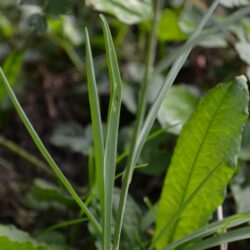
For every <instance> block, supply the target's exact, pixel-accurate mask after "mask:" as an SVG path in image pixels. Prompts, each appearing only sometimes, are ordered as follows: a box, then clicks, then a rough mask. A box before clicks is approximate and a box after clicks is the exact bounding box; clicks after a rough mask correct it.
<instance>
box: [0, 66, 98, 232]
mask: <svg viewBox="0 0 250 250" xmlns="http://www.w3.org/2000/svg"><path fill="white" fill-rule="evenodd" d="M0 77H1V79H2V83H3V85H4V87H5V90H6V92H7V94H8V96H9V97H10V99H11V102H12V104H13V106H14V107H15V109H16V111H17V113H18V115H19V117H20V119H21V120H22V122H23V124H24V126H25V127H26V129H27V131H28V133H29V134H30V136H31V138H32V140H33V142H34V143H35V144H36V146H37V148H38V149H39V151H40V153H41V154H42V156H43V157H44V159H45V160H46V161H47V162H48V164H49V166H50V167H51V169H52V170H53V171H54V173H55V175H56V177H57V178H58V180H60V182H61V183H62V184H63V186H64V187H65V188H66V190H67V191H68V192H69V193H70V195H71V196H72V198H73V199H74V200H75V202H76V203H77V204H78V206H79V207H80V208H81V209H82V211H83V212H84V213H85V214H86V216H87V217H88V218H89V220H90V222H91V223H92V224H93V226H94V227H95V229H96V230H97V231H98V233H101V227H100V225H99V223H98V222H97V220H96V219H95V217H94V216H93V214H92V213H91V212H90V210H89V209H88V208H87V206H86V205H85V203H84V202H83V201H82V199H81V198H80V197H79V195H78V194H77V193H76V191H75V189H74V188H73V186H72V185H71V184H70V182H69V181H68V179H67V178H66V177H65V176H64V174H63V172H62V171H61V169H60V168H59V167H58V166H57V164H56V162H55V161H54V160H53V158H52V157H51V155H50V153H49V152H48V151H47V149H46V148H45V146H44V145H43V142H42V141H41V139H40V137H39V136H38V134H37V133H36V131H35V129H34V128H33V126H32V124H31V122H30V121H29V119H28V117H27V115H26V114H25V112H24V110H23V109H22V107H21V105H20V103H19V102H18V100H17V98H16V96H15V94H14V92H13V90H12V89H11V87H10V84H9V82H8V80H7V78H6V77H5V75H4V73H3V71H2V68H1V67H0Z"/></svg>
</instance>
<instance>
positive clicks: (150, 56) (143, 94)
mask: <svg viewBox="0 0 250 250" xmlns="http://www.w3.org/2000/svg"><path fill="white" fill-rule="evenodd" d="M153 2H154V1H152V4H153V5H154V16H153V19H152V30H151V34H150V40H149V48H148V50H147V55H146V64H145V72H144V79H143V84H142V87H141V91H140V95H139V103H138V109H137V114H136V121H135V127H134V132H133V137H132V142H131V146H130V151H129V156H128V160H127V165H126V168H125V172H124V175H123V177H124V178H123V180H124V181H123V184H122V189H121V195H120V199H119V208H118V216H117V222H116V227H115V236H114V245H113V249H114V250H118V249H119V243H120V236H121V228H122V222H123V216H124V211H125V203H126V197H127V192H128V186H129V185H127V183H130V181H131V180H130V179H131V175H132V172H133V169H134V165H133V162H132V158H133V157H132V156H133V151H134V149H135V147H136V141H137V137H138V135H139V133H140V129H141V127H142V123H143V120H144V117H145V112H146V107H147V99H148V98H147V97H148V87H149V83H150V80H151V75H152V72H153V65H154V60H155V52H156V46H157V37H156V32H157V24H158V17H159V12H160V2H161V0H156V1H155V2H154V3H153Z"/></svg>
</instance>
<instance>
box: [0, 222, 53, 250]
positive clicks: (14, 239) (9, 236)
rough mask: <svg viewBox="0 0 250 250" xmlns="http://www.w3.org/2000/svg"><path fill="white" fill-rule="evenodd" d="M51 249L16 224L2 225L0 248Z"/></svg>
mask: <svg viewBox="0 0 250 250" xmlns="http://www.w3.org/2000/svg"><path fill="white" fill-rule="evenodd" d="M7 249H8V250H17V249H18V250H50V248H49V247H48V246H47V245H45V244H40V243H38V242H36V241H35V240H34V239H32V238H31V237H30V235H29V234H28V233H25V232H23V231H21V230H18V229H17V228H15V227H14V226H7V225H6V226H5V225H0V250H7Z"/></svg>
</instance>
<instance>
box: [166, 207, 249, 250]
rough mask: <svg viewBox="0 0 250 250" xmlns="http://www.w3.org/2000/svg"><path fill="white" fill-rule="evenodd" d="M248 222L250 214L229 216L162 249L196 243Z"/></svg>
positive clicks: (167, 249) (169, 249)
mask: <svg viewBox="0 0 250 250" xmlns="http://www.w3.org/2000/svg"><path fill="white" fill-rule="evenodd" d="M249 221H250V213H249V212H248V213H245V214H236V215H233V216H230V217H228V218H226V219H224V220H221V221H216V222H213V223H211V224H209V225H206V226H204V227H202V228H200V229H198V230H196V231H194V232H193V233H191V234H189V235H187V236H185V237H183V238H181V239H179V240H177V241H175V242H173V243H171V244H169V245H168V246H167V247H165V248H164V250H172V249H175V248H177V247H179V246H180V245H183V244H186V243H188V242H191V241H193V240H195V241H197V240H199V239H202V238H205V237H207V236H210V235H212V234H214V233H216V232H218V231H220V232H221V231H224V229H230V228H233V227H237V226H240V225H243V224H245V223H247V222H249Z"/></svg>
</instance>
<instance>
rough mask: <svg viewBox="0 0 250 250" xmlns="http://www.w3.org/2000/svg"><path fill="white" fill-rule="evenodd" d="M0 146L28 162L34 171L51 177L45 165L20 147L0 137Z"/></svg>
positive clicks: (51, 174)
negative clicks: (36, 170)
mask: <svg viewBox="0 0 250 250" xmlns="http://www.w3.org/2000/svg"><path fill="white" fill-rule="evenodd" d="M0 145H2V146H3V147H5V148H6V149H8V150H10V151H12V152H13V153H14V154H16V155H18V156H20V157H21V158H23V159H24V160H26V161H27V162H29V163H30V164H31V165H33V166H34V167H35V168H36V169H38V170H39V171H41V172H43V173H46V174H47V175H49V176H53V177H54V174H53V173H52V172H51V171H50V169H49V168H48V167H47V165H46V164H45V163H43V162H42V161H40V160H39V159H38V158H36V157H35V156H34V155H32V154H31V153H29V152H28V151H26V150H25V149H23V148H22V147H20V146H18V145H17V144H15V143H14V142H12V141H10V140H8V139H6V138H4V137H3V136H0Z"/></svg>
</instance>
